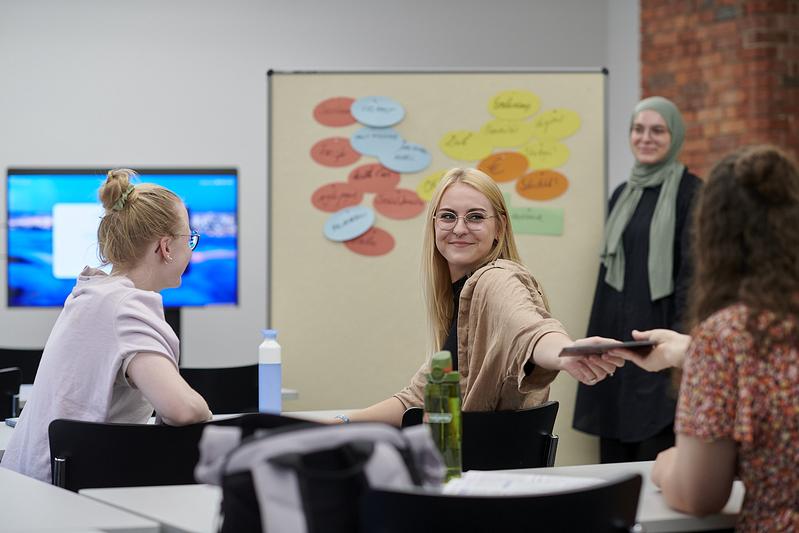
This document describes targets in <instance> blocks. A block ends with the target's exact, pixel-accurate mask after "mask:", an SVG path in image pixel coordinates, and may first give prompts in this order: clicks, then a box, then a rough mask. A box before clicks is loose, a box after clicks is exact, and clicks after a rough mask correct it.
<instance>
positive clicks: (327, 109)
mask: <svg viewBox="0 0 799 533" xmlns="http://www.w3.org/2000/svg"><path fill="white" fill-rule="evenodd" d="M354 101H355V99H353V98H348V97H346V96H336V97H333V98H328V99H327V100H324V101H322V102H319V103H318V104H317V105H316V107H315V108H314V110H313V118H315V119H316V121H317V122H318V123H319V124H322V125H323V126H333V127H339V126H349V125H350V124H355V117H353V116H352V113H351V112H350V107H352V103H353V102H354Z"/></svg>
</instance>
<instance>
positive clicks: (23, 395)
mask: <svg viewBox="0 0 799 533" xmlns="http://www.w3.org/2000/svg"><path fill="white" fill-rule="evenodd" d="M32 390H33V385H31V384H22V385H20V386H19V408H20V409H22V408H23V407H25V402H27V401H28V398H30V396H31V391H32ZM280 396H281V398H282V399H283V401H284V402H285V401H286V400H298V399H299V398H300V392H299V391H298V390H296V389H287V388H285V387H284V388H282V389H280Z"/></svg>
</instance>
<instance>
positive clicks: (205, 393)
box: [180, 365, 258, 414]
mask: <svg viewBox="0 0 799 533" xmlns="http://www.w3.org/2000/svg"><path fill="white" fill-rule="evenodd" d="M180 375H181V376H183V379H185V380H186V382H187V383H188V384H189V386H190V387H191V388H192V389H194V390H196V391H197V392H198V393H200V395H201V396H202V397H203V398H205V401H206V402H208V407H209V409H211V412H212V413H214V414H230V413H255V412H258V365H246V366H234V367H222V368H181V369H180Z"/></svg>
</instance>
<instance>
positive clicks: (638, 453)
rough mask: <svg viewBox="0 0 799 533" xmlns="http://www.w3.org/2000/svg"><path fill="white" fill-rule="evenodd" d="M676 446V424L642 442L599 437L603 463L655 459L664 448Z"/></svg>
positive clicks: (600, 457) (600, 459)
mask: <svg viewBox="0 0 799 533" xmlns="http://www.w3.org/2000/svg"><path fill="white" fill-rule="evenodd" d="M672 446H674V426H673V425H669V426H668V427H666V428H664V429H663V431H661V432H660V433H658V434H657V435H655V436H653V437H649V438H648V439H646V440H643V441H641V442H622V441H620V440H618V439H608V438H605V437H600V438H599V461H600V462H601V463H628V462H631V461H654V460H655V458H656V457H657V455H658V454H659V453H660V452H662V451H663V450H667V449H669V448H671V447H672Z"/></svg>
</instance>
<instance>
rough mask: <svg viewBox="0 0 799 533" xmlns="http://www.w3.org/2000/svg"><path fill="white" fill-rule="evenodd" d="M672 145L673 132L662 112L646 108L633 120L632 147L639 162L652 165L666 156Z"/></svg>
mask: <svg viewBox="0 0 799 533" xmlns="http://www.w3.org/2000/svg"><path fill="white" fill-rule="evenodd" d="M670 147H671V132H669V127H668V126H667V125H666V121H665V120H663V117H662V116H660V113H658V112H657V111H654V110H652V109H644V110H643V111H641V112H640V113H638V115H637V116H636V117H635V120H633V125H632V128H631V129H630V148H631V149H632V151H633V155H634V156H635V159H636V160H638V162H639V163H644V164H647V165H652V164H654V163H658V162H660V161H662V160H663V158H665V157H666V154H667V153H668V151H669V148H670Z"/></svg>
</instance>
